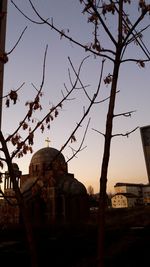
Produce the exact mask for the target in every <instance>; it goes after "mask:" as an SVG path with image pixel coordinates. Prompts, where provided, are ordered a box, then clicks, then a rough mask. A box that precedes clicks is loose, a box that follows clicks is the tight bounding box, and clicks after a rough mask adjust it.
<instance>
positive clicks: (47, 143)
mask: <svg viewBox="0 0 150 267" xmlns="http://www.w3.org/2000/svg"><path fill="white" fill-rule="evenodd" d="M45 142H46V147H49V143H50V142H51V141H50V140H49V138H48V137H47V138H46V140H45Z"/></svg>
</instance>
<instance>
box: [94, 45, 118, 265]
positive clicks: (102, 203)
mask: <svg viewBox="0 0 150 267" xmlns="http://www.w3.org/2000/svg"><path fill="white" fill-rule="evenodd" d="M119 67H120V49H117V52H116V59H115V62H114V71H113V80H112V86H111V94H110V101H109V108H108V114H107V120H106V131H105V142H104V153H103V160H102V168H101V177H100V194H99V215H98V223H99V229H98V267H104V257H105V251H104V247H105V211H106V206H107V203H106V197H107V193H106V192H107V173H108V164H109V158H110V146H111V137H112V129H113V117H114V107H115V99H116V91H117V82H118V74H119Z"/></svg>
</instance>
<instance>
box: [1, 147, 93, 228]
mask: <svg viewBox="0 0 150 267" xmlns="http://www.w3.org/2000/svg"><path fill="white" fill-rule="evenodd" d="M14 168H15V170H16V177H17V182H18V185H19V187H20V190H21V193H22V194H23V197H24V200H25V201H26V203H27V205H28V208H29V211H30V218H31V221H32V222H33V224H45V223H46V224H49V223H56V222H79V221H84V220H86V219H87V217H88V213H89V199H88V194H87V190H86V188H85V186H84V185H83V184H82V183H81V182H79V181H78V180H77V179H76V178H75V177H74V175H73V174H72V173H69V172H68V166H67V163H66V161H65V158H64V156H63V154H62V153H60V152H59V151H58V150H57V149H55V148H52V147H49V146H48V147H44V148H42V149H40V150H38V151H37V152H36V153H35V154H33V156H32V158H31V161H30V165H29V173H28V174H25V175H22V174H21V172H20V171H19V168H18V166H17V164H14ZM4 193H5V194H6V195H7V196H8V199H7V200H6V199H3V201H1V204H0V212H3V213H5V216H6V215H7V216H6V217H7V218H6V220H8V221H10V222H15V223H17V222H19V220H20V212H19V209H18V206H17V205H16V206H13V205H10V203H8V200H10V201H11V202H12V201H13V202H14V203H15V204H16V199H15V193H14V191H13V186H12V183H11V182H10V177H9V174H8V173H7V175H5V179H4ZM12 210H13V211H12ZM12 214H13V215H12ZM10 215H11V218H10V219H9V217H10Z"/></svg>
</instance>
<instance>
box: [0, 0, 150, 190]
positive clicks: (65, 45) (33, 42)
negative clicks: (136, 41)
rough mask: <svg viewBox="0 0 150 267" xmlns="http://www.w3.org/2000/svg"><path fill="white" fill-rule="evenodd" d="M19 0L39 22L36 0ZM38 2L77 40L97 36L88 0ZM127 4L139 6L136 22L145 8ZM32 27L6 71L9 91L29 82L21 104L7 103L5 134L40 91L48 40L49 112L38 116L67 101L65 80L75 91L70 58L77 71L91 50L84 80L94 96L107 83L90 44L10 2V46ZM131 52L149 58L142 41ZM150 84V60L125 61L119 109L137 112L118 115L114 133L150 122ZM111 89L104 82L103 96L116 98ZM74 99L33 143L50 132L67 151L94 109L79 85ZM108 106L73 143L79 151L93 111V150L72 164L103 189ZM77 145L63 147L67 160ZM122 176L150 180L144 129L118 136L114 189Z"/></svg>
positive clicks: (99, 108) (98, 109)
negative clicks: (85, 9) (86, 4)
mask: <svg viewBox="0 0 150 267" xmlns="http://www.w3.org/2000/svg"><path fill="white" fill-rule="evenodd" d="M14 2H15V3H16V5H17V6H18V7H19V8H20V9H21V10H22V11H23V12H24V13H25V14H26V15H27V16H29V17H30V18H32V19H33V20H36V21H40V20H39V18H38V17H37V16H36V15H35V13H34V12H33V10H32V8H31V6H30V4H29V2H28V0H26V1H24V0H14ZM133 2H134V4H135V3H138V1H133ZM147 2H150V1H147ZM33 3H34V5H35V7H36V8H37V10H38V12H39V13H40V14H41V16H43V17H44V18H45V19H48V18H49V21H50V22H51V21H52V18H53V24H54V26H56V27H57V28H59V29H60V30H64V31H65V32H66V33H67V34H68V35H69V36H70V37H71V38H73V39H75V40H77V41H78V42H81V43H82V44H84V45H87V44H90V43H91V42H92V41H93V35H92V32H93V28H92V25H91V24H90V23H87V16H86V15H84V14H83V13H82V10H83V5H81V4H80V1H75V0H64V1H60V0H44V1H40V0H34V1H33ZM127 8H128V9H129V12H131V15H132V17H131V19H132V22H134V20H135V16H136V14H140V13H138V11H137V13H136V12H135V10H134V8H133V7H132V6H130V5H127ZM108 23H109V26H110V29H111V32H112V33H113V34H114V36H115V33H116V30H115V26H116V23H115V16H114V17H113V20H111V19H110V20H108ZM147 23H148V24H149V23H150V17H149V16H147V17H146V20H145V24H143V25H146V24H147ZM143 25H140V26H139V28H138V29H139V30H140V29H141V28H142V26H143ZM26 26H27V30H26V31H25V33H24V35H23V38H22V39H21V41H20V42H19V44H18V45H17V47H16V49H15V50H14V51H13V52H12V53H11V54H10V55H9V61H8V63H7V64H6V65H5V69H4V95H6V94H7V93H8V92H9V91H10V90H11V89H12V90H15V89H17V88H18V87H19V86H20V85H21V84H22V83H23V82H25V85H24V86H23V88H22V89H21V91H20V93H19V101H18V104H17V105H13V104H11V107H10V108H6V107H5V102H4V105H3V106H4V108H3V117H2V130H3V132H4V134H5V136H7V135H9V134H10V133H11V132H12V131H14V130H15V129H16V127H17V125H18V124H19V123H20V121H21V120H22V118H23V117H24V115H25V114H26V111H27V107H26V106H25V103H26V102H27V101H31V100H32V99H33V97H34V96H35V94H36V90H35V88H34V87H33V86H32V83H33V84H34V86H35V87H36V88H39V86H40V84H41V79H42V68H43V58H44V52H45V48H46V45H47V44H48V52H47V58H46V72H45V82H44V87H43V90H44V91H43V97H42V107H43V110H42V112H41V113H38V114H36V113H35V115H34V116H35V118H36V119H37V120H38V119H40V117H41V116H42V115H44V114H46V111H47V110H49V107H50V105H56V104H57V103H58V102H59V101H60V100H61V99H62V91H63V93H64V94H65V93H66V91H65V87H64V84H65V85H66V87H67V88H68V90H69V89H71V84H70V79H69V75H68V68H69V69H70V71H71V79H72V81H74V78H75V76H74V74H73V71H72V69H71V66H70V64H69V61H68V57H70V58H71V61H72V63H73V65H74V67H75V68H76V70H77V69H78V67H79V65H80V63H81V61H82V60H83V58H85V57H86V56H89V55H90V57H89V58H87V59H86V60H85V62H84V64H83V67H82V70H81V76H80V78H81V80H82V83H83V84H84V85H88V87H86V90H87V92H88V94H89V95H90V96H91V98H92V96H93V94H94V93H95V91H96V89H97V85H98V81H99V75H100V70H101V64H102V59H101V58H94V56H93V55H91V54H90V53H89V52H85V50H84V49H82V48H80V47H78V46H76V45H75V44H74V43H72V42H70V41H68V40H66V39H65V38H60V35H59V34H58V33H57V32H56V31H54V30H52V29H51V28H50V27H49V26H48V25H46V24H43V25H41V24H35V23H32V22H30V21H29V20H27V19H26V18H25V17H24V16H23V15H22V14H21V13H19V11H18V10H17V9H16V8H15V7H14V5H13V4H12V3H11V1H10V0H8V15H7V31H6V52H9V51H10V50H11V49H12V47H13V46H14V45H15V43H16V41H17V40H18V38H19V36H20V34H21V32H22V31H23V29H24V28H25V27H26ZM145 34H146V35H145V38H144V39H143V41H144V43H145V45H146V46H147V47H148V48H150V43H149V36H150V29H149V28H148V29H147V30H146V32H145ZM99 39H100V43H101V45H102V47H105V46H107V48H108V47H109V48H111V49H113V47H112V45H111V43H110V41H109V40H108V37H107V36H106V34H104V33H100V35H99ZM127 56H128V57H132V58H133V57H136V58H139V59H141V58H143V57H144V55H143V53H142V51H141V49H140V47H138V46H137V45H133V46H132V45H130V47H129V50H128V52H127V53H126V55H125V58H127ZM144 58H145V57H144ZM108 73H112V64H111V63H110V62H109V60H106V62H105V65H104V75H103V76H104V77H105V76H106V75H108ZM149 84H150V71H149V64H147V65H146V67H145V68H140V67H139V66H138V65H137V64H136V63H124V64H123V65H122V66H121V69H120V76H119V83H118V90H119V93H118V94H117V100H116V108H115V113H123V112H129V111H132V110H134V111H136V112H134V113H133V114H132V116H131V117H117V118H116V119H115V120H114V129H113V134H117V133H119V134H120V133H122V134H125V133H126V132H128V131H131V130H133V129H134V128H135V127H137V126H139V127H143V126H145V125H149V124H150V104H149V102H150V88H149ZM78 86H79V84H78ZM109 92H110V87H109V86H105V84H104V82H102V85H101V89H100V94H99V97H98V99H97V100H102V99H104V98H106V97H108V96H109ZM70 98H71V99H70V100H68V101H66V102H65V103H64V104H63V108H62V110H60V112H59V116H58V118H56V119H55V120H54V121H53V122H52V123H51V128H50V130H49V131H48V130H46V131H45V132H44V133H43V134H41V131H38V132H37V133H36V135H35V140H34V146H33V150H34V152H36V151H37V150H38V149H40V148H42V147H44V146H45V139H46V138H47V137H49V139H50V140H51V143H50V146H52V147H55V148H56V149H58V150H59V149H60V148H61V147H62V145H63V144H64V143H65V141H66V139H67V138H68V137H69V135H70V134H71V133H72V131H73V130H74V128H75V127H76V125H77V123H78V122H79V120H80V119H81V117H82V115H83V110H84V108H85V109H86V108H87V107H88V106H89V100H88V99H87V97H86V95H85V94H84V92H83V90H81V89H78V90H76V91H75V92H74V93H73V94H72V95H71V97H70ZM107 108H108V101H105V102H103V103H101V104H96V105H94V106H93V108H92V110H91V113H90V114H89V116H88V117H87V118H86V120H85V121H84V122H83V123H82V127H80V128H79V131H78V132H77V134H76V135H75V136H76V139H77V142H75V143H73V144H69V146H71V147H73V148H74V149H77V148H78V146H79V145H80V143H81V141H82V138H83V135H84V131H85V128H86V125H87V122H88V119H89V117H91V121H90V125H89V129H88V132H87V135H86V138H85V141H84V145H83V147H86V148H85V149H84V150H82V151H81V152H80V153H79V154H78V155H77V157H76V158H74V159H73V160H72V161H71V162H69V163H68V169H69V172H71V173H74V175H75V177H76V178H77V179H78V180H79V181H81V182H83V183H84V184H85V186H86V187H88V186H89V185H92V186H93V188H94V192H95V193H97V192H98V191H99V177H100V172H101V162H102V155H103V146H104V138H103V136H102V135H100V134H99V133H98V132H97V131H100V132H103V133H104V132H105V121H106V115H107ZM93 129H95V130H97V131H94V130H93ZM23 135H24V133H23ZM69 146H68V147H67V148H66V149H65V150H64V151H63V154H64V156H65V158H66V160H67V158H69V157H70V156H72V151H71V149H70V147H69ZM31 157H32V154H29V155H27V156H25V157H24V158H23V159H19V160H17V159H16V162H18V164H19V167H20V170H22V172H23V173H27V172H28V166H29V162H30V159H31ZM117 182H131V183H134V182H135V183H148V177H147V171H146V165H145V160H144V154H143V148H142V142H141V136H140V130H139V129H138V130H136V131H135V132H134V133H132V135H130V136H129V137H128V138H127V137H122V136H119V137H115V138H113V140H112V146H111V155H110V163H109V171H108V187H107V191H108V192H110V191H111V192H113V186H114V185H115V183H117Z"/></svg>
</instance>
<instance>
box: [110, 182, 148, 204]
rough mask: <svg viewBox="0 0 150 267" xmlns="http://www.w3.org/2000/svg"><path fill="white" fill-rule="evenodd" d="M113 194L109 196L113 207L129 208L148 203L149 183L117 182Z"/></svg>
mask: <svg viewBox="0 0 150 267" xmlns="http://www.w3.org/2000/svg"><path fill="white" fill-rule="evenodd" d="M114 189H115V195H114V196H113V197H112V198H111V204H112V207H113V208H130V207H134V206H138V205H150V184H147V185H144V184H134V183H117V184H116V185H115V186H114Z"/></svg>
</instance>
